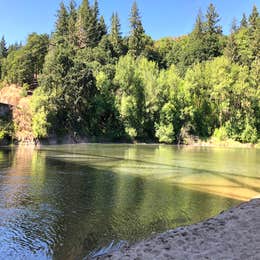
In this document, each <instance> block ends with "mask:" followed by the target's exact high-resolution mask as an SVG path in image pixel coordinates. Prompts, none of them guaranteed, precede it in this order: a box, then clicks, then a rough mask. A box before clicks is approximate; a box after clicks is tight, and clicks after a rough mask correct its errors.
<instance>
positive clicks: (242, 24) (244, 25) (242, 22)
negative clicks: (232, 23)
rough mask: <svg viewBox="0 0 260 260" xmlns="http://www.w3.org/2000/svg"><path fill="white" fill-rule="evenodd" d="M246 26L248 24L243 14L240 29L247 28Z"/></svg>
mask: <svg viewBox="0 0 260 260" xmlns="http://www.w3.org/2000/svg"><path fill="white" fill-rule="evenodd" d="M247 26H248V22H247V18H246V14H245V13H243V16H242V19H241V21H240V28H247Z"/></svg>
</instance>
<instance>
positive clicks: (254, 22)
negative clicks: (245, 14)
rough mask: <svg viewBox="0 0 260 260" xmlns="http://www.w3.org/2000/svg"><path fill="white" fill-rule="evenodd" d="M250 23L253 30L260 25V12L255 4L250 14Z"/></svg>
mask: <svg viewBox="0 0 260 260" xmlns="http://www.w3.org/2000/svg"><path fill="white" fill-rule="evenodd" d="M249 24H250V26H251V28H252V29H253V30H256V29H257V26H259V13H258V10H257V7H256V6H255V5H254V7H253V10H252V13H251V15H250V16H249Z"/></svg>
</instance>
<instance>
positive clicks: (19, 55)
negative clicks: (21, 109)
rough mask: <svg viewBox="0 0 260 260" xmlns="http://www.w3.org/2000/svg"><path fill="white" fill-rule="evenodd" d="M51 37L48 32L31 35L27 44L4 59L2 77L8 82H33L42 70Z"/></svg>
mask: <svg viewBox="0 0 260 260" xmlns="http://www.w3.org/2000/svg"><path fill="white" fill-rule="evenodd" d="M48 44H49V39H48V36H47V35H46V34H42V35H38V34H36V33H33V34H31V35H29V37H28V39H27V44H26V45H25V46H24V47H22V48H19V49H18V50H14V51H12V52H10V53H9V54H8V56H7V58H6V59H5V60H4V61H3V65H2V77H3V78H4V79H5V80H6V81H7V82H8V83H17V84H20V85H22V84H23V83H28V84H32V83H34V81H37V79H38V75H39V74H40V73H41V72H42V68H43V63H44V59H45V55H46V53H47V50H48Z"/></svg>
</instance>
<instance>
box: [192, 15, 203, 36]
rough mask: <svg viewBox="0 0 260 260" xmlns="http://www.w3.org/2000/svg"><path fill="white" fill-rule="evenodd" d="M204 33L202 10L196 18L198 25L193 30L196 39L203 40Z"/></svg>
mask: <svg viewBox="0 0 260 260" xmlns="http://www.w3.org/2000/svg"><path fill="white" fill-rule="evenodd" d="M203 32H204V24H203V14H202V12H201V10H199V13H198V15H197V18H196V23H195V26H194V29H193V36H194V37H195V38H201V37H202V35H203Z"/></svg>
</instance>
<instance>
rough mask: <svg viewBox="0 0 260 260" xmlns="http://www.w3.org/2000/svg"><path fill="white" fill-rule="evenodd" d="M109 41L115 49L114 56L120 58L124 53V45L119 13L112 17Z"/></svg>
mask: <svg viewBox="0 0 260 260" xmlns="http://www.w3.org/2000/svg"><path fill="white" fill-rule="evenodd" d="M110 28H111V29H110V34H109V40H110V42H111V44H112V47H113V52H114V56H116V57H119V56H120V55H121V54H122V51H123V43H122V36H121V25H120V20H119V17H118V14H117V13H113V14H112V17H111V26H110Z"/></svg>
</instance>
